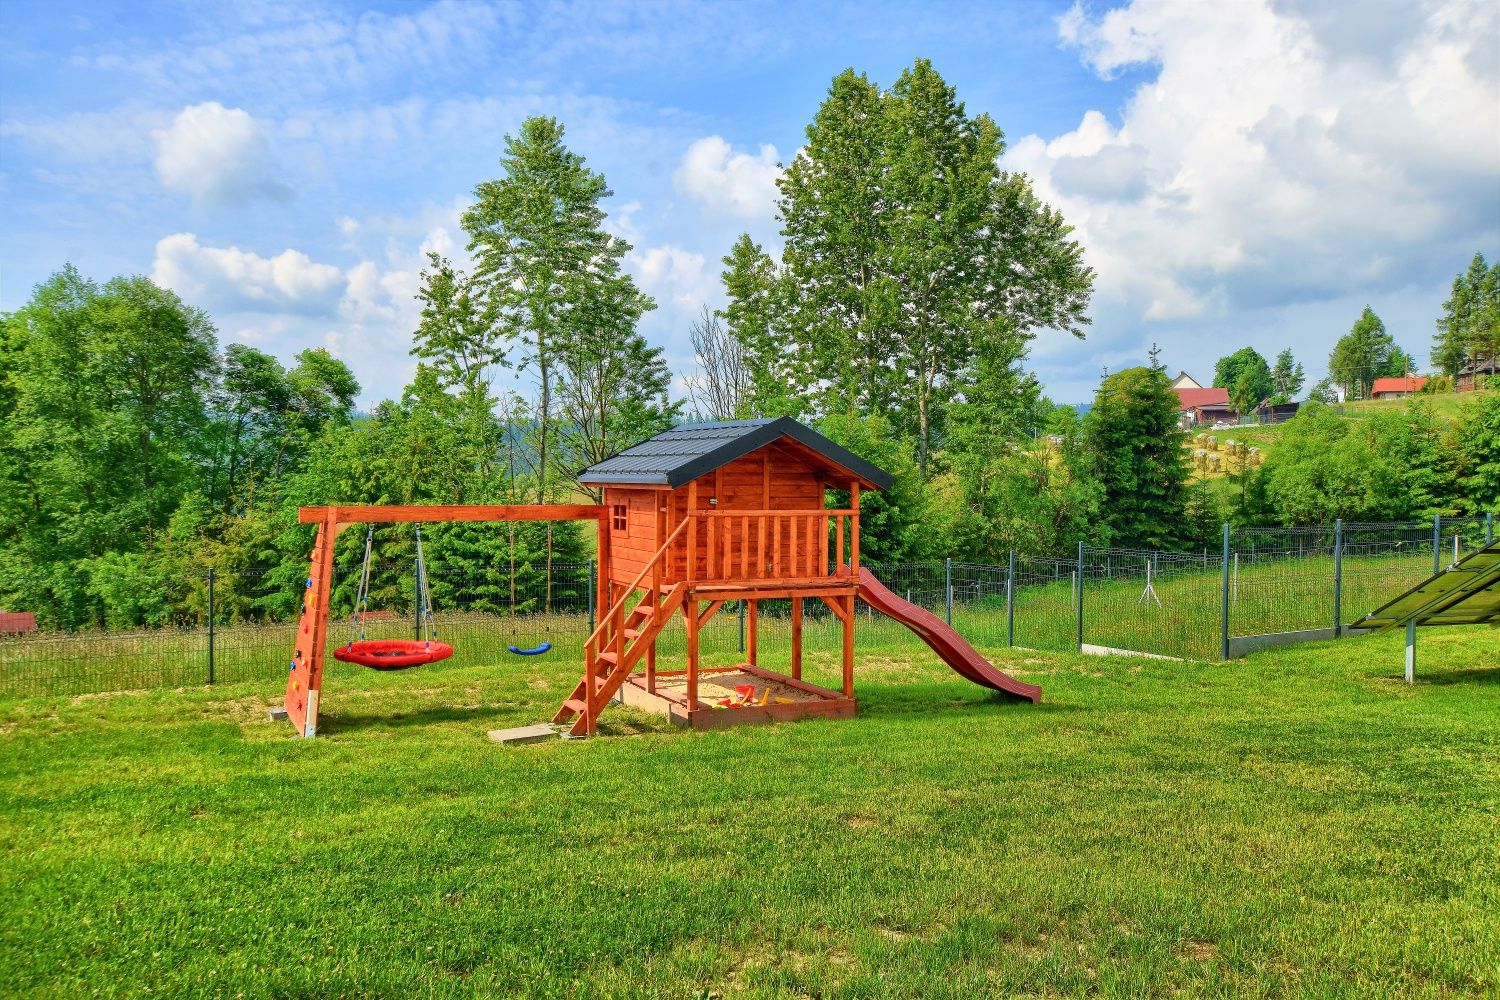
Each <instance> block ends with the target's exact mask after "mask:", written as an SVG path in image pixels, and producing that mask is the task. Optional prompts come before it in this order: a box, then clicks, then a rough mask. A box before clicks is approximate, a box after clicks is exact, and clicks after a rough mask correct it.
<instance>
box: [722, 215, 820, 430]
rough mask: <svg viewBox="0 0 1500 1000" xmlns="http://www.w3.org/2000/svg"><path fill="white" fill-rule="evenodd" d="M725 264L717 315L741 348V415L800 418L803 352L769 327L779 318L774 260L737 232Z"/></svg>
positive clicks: (777, 281)
mask: <svg viewBox="0 0 1500 1000" xmlns="http://www.w3.org/2000/svg"><path fill="white" fill-rule="evenodd" d="M723 263H724V270H723V272H722V273H721V275H720V277H721V278H722V280H723V282H724V292H725V295H726V296H727V297H728V300H729V302H728V304H727V305H725V307H724V308H723V309H722V310H721V311H720V312H719V316H720V317H721V318H722V319H723V320H724V324H725V328H726V331H727V332H728V334H729V335H730V336H731V337H733V338H734V340H735V342H736V343H737V344H738V345H739V347H740V354H741V359H742V361H743V364H744V369H745V381H746V383H747V384H746V393H745V399H744V410H745V415H746V416H750V417H795V416H799V415H801V414H802V413H803V411H804V410H805V409H806V400H805V399H804V398H803V396H802V386H803V385H804V383H805V378H804V376H803V371H804V370H805V368H806V364H805V358H804V352H803V351H802V350H800V349H799V347H798V345H796V344H794V343H792V342H790V341H788V340H786V339H784V338H782V337H780V336H778V335H777V333H776V332H775V331H774V330H773V326H772V324H773V323H774V322H777V321H779V320H780V319H781V310H780V306H779V300H778V298H777V296H778V293H779V292H782V291H783V290H784V289H783V288H782V285H781V278H780V277H779V275H778V273H777V268H776V262H775V261H773V260H772V259H771V255H770V254H768V253H766V252H765V250H764V249H763V248H762V247H761V246H760V244H758V243H756V242H755V241H754V240H752V239H751V238H750V236H749V234H741V235H740V237H739V239H737V240H735V241H734V245H733V246H731V247H730V248H729V253H728V254H727V255H725V257H724V261H723Z"/></svg>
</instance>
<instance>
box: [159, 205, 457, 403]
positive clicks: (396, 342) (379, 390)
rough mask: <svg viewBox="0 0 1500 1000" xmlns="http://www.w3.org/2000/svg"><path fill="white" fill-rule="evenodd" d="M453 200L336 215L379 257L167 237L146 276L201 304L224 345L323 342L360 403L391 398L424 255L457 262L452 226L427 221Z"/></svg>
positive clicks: (408, 366)
mask: <svg viewBox="0 0 1500 1000" xmlns="http://www.w3.org/2000/svg"><path fill="white" fill-rule="evenodd" d="M457 204H458V203H455V205H454V206H453V207H451V208H449V209H443V208H438V207H432V206H429V208H428V209H427V210H426V211H424V212H422V213H419V215H418V216H416V217H413V218H402V217H396V216H392V217H385V218H377V219H365V220H352V219H349V220H341V224H340V226H339V228H340V229H342V230H344V231H346V232H348V233H354V234H362V235H367V236H370V237H372V238H374V239H376V240H383V241H384V242H385V243H386V246H387V252H386V253H385V254H384V259H383V260H372V259H362V260H359V261H358V262H357V263H355V264H353V265H352V266H350V267H347V268H344V267H339V266H338V265H335V264H330V263H324V262H319V261H314V260H312V259H311V258H310V257H308V256H307V255H306V254H305V253H302V252H301V251H299V250H290V249H289V250H283V251H281V252H280V253H277V254H275V255H273V256H262V255H260V254H257V253H254V252H252V251H248V250H242V249H240V248H239V247H214V246H206V245H204V244H203V243H201V242H200V241H199V239H198V237H197V236H196V235H195V234H193V233H175V234H173V235H171V236H166V237H163V238H162V239H160V240H158V241H157V244H156V256H155V260H154V262H153V265H152V272H151V277H152V280H153V281H155V282H156V283H157V284H159V285H162V286H163V287H166V288H171V289H172V290H173V291H175V292H177V293H178V294H179V295H181V296H182V297H183V299H184V300H186V301H187V302H188V303H190V304H191V305H195V306H199V307H202V308H205V309H207V310H209V312H210V313H211V314H212V316H213V318H214V322H215V323H216V324H217V325H218V327H219V332H220V339H221V340H222V341H223V342H225V343H231V342H235V341H239V342H244V343H252V344H256V345H257V346H259V347H261V348H262V349H264V350H268V351H272V352H274V353H275V354H277V355H278V356H279V357H281V358H282V359H283V360H286V361H289V360H290V359H291V358H292V357H293V356H295V355H296V354H297V352H298V351H300V350H302V349H303V348H306V347H311V346H314V345H318V346H323V347H327V348H328V349H329V350H330V351H332V352H333V354H334V355H335V356H336V357H339V358H341V359H343V360H344V362H345V363H347V364H348V365H349V367H350V368H351V369H352V370H353V372H354V374H355V376H356V377H357V378H358V379H359V381H360V385H361V386H362V387H363V391H362V393H361V401H362V402H363V403H365V404H366V405H369V404H371V403H373V402H374V401H376V400H379V399H383V398H390V397H394V396H397V395H399V394H400V392H401V387H402V386H403V385H405V384H406V382H408V381H409V380H410V378H411V375H412V372H413V370H414V369H415V362H414V361H413V360H412V358H411V356H410V348H411V335H412V331H413V330H415V329H416V326H417V322H418V319H419V318H420V305H419V303H418V302H417V299H416V294H417V290H418V288H419V287H420V284H421V269H422V267H424V266H425V265H426V258H425V253H426V251H428V250H434V251H436V252H438V253H442V254H445V255H447V256H449V257H451V258H455V259H456V260H457V261H462V260H463V257H462V246H461V244H459V243H457V242H456V239H455V237H454V236H453V234H452V230H450V228H449V227H448V226H447V225H445V224H443V223H442V222H441V221H436V220H440V219H442V218H443V217H444V216H446V215H447V214H448V213H449V212H450V211H456V210H457ZM344 221H347V222H348V223H350V224H347V225H345V224H342V223H343V222H344ZM397 234H406V235H405V237H404V238H402V237H401V236H398V235H397Z"/></svg>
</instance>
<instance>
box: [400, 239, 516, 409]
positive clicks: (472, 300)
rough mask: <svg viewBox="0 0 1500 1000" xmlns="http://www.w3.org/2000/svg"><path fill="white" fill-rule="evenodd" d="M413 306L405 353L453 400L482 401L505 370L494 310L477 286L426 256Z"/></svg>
mask: <svg viewBox="0 0 1500 1000" xmlns="http://www.w3.org/2000/svg"><path fill="white" fill-rule="evenodd" d="M427 264H428V266H427V268H426V269H425V270H423V271H422V285H421V287H420V288H419V289H418V291H417V300H418V301H420V302H421V303H422V318H421V321H420V322H419V323H418V324H417V330H416V333H415V334H413V336H412V348H411V353H412V354H414V355H416V356H417V357H419V358H421V359H423V360H424V361H426V362H427V363H428V364H430V365H431V366H432V367H433V369H434V370H435V371H436V372H437V374H438V376H439V377H440V378H441V379H442V380H443V381H444V382H445V383H447V384H448V385H450V386H453V387H455V388H457V389H458V390H459V395H460V396H463V397H467V398H470V399H479V400H486V401H487V400H488V398H489V389H490V383H491V381H492V379H493V378H494V373H495V369H497V368H500V367H503V366H504V365H505V343H504V339H503V335H502V331H501V329H500V324H499V316H498V315H497V312H498V310H497V308H496V306H495V304H494V303H493V302H492V301H491V299H490V296H489V295H488V294H487V287H486V285H485V284H484V283H482V282H478V281H475V280H473V279H472V278H470V277H469V276H468V275H466V274H464V273H463V272H462V271H460V270H459V269H457V268H455V267H454V266H453V263H452V262H451V261H449V260H448V259H447V258H446V257H443V256H442V255H440V254H436V253H429V254H428V255H427Z"/></svg>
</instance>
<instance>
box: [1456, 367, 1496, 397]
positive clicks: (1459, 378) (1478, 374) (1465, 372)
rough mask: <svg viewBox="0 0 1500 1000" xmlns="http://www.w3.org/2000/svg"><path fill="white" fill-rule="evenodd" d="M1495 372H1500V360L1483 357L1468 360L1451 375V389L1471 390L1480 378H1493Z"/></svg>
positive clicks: (1476, 386) (1476, 385)
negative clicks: (1456, 372) (1489, 359)
mask: <svg viewBox="0 0 1500 1000" xmlns="http://www.w3.org/2000/svg"><path fill="white" fill-rule="evenodd" d="M1497 373H1500V362H1495V361H1485V360H1483V359H1480V360H1478V361H1470V362H1469V363H1468V364H1466V365H1464V366H1463V367H1462V368H1460V369H1459V370H1458V374H1457V375H1455V376H1453V391H1454V392H1473V391H1474V390H1475V389H1477V388H1478V381H1479V379H1480V378H1494V377H1495V375H1496V374H1497Z"/></svg>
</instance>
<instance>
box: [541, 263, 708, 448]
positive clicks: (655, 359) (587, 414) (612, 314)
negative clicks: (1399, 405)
mask: <svg viewBox="0 0 1500 1000" xmlns="http://www.w3.org/2000/svg"><path fill="white" fill-rule="evenodd" d="M599 267H600V270H599V271H597V272H596V273H593V274H591V275H588V276H587V279H586V280H585V281H584V282H583V283H582V287H581V288H579V289H578V290H577V292H576V294H577V295H578V299H577V302H578V303H579V306H580V308H579V311H578V315H577V317H576V321H575V322H573V323H571V324H570V326H569V333H568V336H567V337H566V338H565V339H564V340H562V341H561V343H560V348H561V349H560V350H559V351H558V362H559V364H558V375H559V378H558V397H559V399H560V401H561V404H562V405H561V408H560V412H561V415H562V418H563V419H562V423H561V425H560V426H561V428H562V440H563V444H564V445H565V448H566V452H567V454H568V456H569V473H570V475H576V473H577V472H579V471H580V470H582V469H583V468H584V467H586V466H589V465H592V464H594V463H596V462H601V461H603V460H604V459H606V458H608V457H609V456H611V455H613V454H615V453H616V452H619V451H622V450H624V449H625V448H627V447H629V446H630V445H632V444H635V443H636V442H638V441H640V440H642V439H643V438H647V437H650V436H651V435H653V434H656V433H658V432H660V431H663V430H665V429H666V428H668V427H670V426H671V425H672V423H673V421H674V419H675V418H676V416H677V415H678V413H679V411H680V410H681V404H680V403H673V402H671V401H670V400H669V399H668V396H667V390H668V388H669V387H670V386H671V384H672V373H671V371H670V370H669V369H668V368H667V362H666V359H665V358H664V357H663V355H662V350H661V348H659V347H653V346H651V345H650V344H648V343H647V342H646V338H645V337H643V336H641V334H640V332H639V331H637V330H636V323H637V322H638V321H639V320H640V318H641V315H642V314H643V313H644V312H645V311H646V310H648V309H652V308H655V303H653V302H652V301H651V300H650V299H649V298H647V297H646V296H644V295H642V294H641V293H640V292H639V291H637V290H636V287H635V282H634V281H632V280H631V278H630V276H629V275H628V274H625V273H624V272H622V271H620V270H618V266H617V262H616V261H614V260H613V259H612V258H603V259H602V260H601V261H600V263H599Z"/></svg>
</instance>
